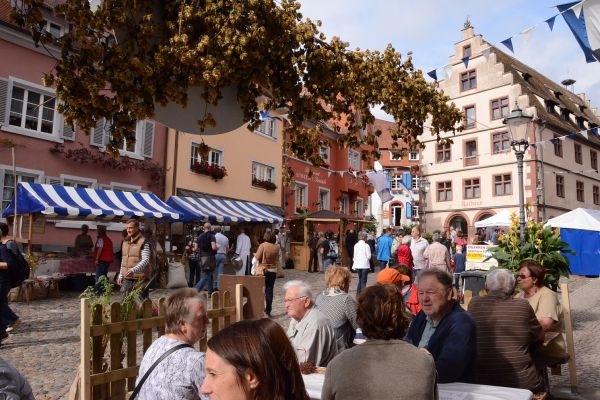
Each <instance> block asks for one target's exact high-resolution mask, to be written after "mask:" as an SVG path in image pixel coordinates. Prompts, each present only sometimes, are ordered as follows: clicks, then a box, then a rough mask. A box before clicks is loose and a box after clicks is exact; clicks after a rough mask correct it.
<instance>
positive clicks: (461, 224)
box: [448, 215, 469, 236]
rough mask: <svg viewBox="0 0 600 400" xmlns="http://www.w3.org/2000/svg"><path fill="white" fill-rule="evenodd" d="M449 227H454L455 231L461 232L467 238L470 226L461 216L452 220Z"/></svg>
mask: <svg viewBox="0 0 600 400" xmlns="http://www.w3.org/2000/svg"><path fill="white" fill-rule="evenodd" d="M448 226H449V227H453V228H454V229H455V230H457V231H458V230H460V231H461V232H462V233H463V235H464V236H467V235H468V233H469V224H468V223H467V220H466V219H465V218H464V217H462V216H461V215H456V216H454V217H452V219H450V223H449V224H448Z"/></svg>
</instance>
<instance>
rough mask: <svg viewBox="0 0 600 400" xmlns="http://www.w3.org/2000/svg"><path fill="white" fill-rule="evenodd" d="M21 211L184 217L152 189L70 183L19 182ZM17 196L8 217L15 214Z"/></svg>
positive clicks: (72, 215)
mask: <svg viewBox="0 0 600 400" xmlns="http://www.w3.org/2000/svg"><path fill="white" fill-rule="evenodd" d="M17 207H18V210H17V211H18V214H38V213H39V214H43V215H46V216H49V217H62V218H85V219H99V220H112V219H123V218H130V217H154V218H164V219H168V220H179V219H181V215H180V212H179V211H177V210H175V209H173V208H171V207H170V206H168V205H167V204H166V203H164V202H163V201H162V200H160V199H159V198H158V197H157V196H156V195H154V194H152V193H137V192H122V191H118V190H100V189H87V188H75V187H70V186H55V185H44V184H40V183H19V185H18V187H17ZM14 211H15V200H14V199H13V200H12V201H11V202H10V204H9V205H8V207H7V208H6V210H4V212H3V213H2V215H3V216H4V217H7V216H9V215H12V214H14Z"/></svg>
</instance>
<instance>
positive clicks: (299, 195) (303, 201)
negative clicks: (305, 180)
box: [294, 183, 308, 208]
mask: <svg viewBox="0 0 600 400" xmlns="http://www.w3.org/2000/svg"><path fill="white" fill-rule="evenodd" d="M295 189H296V190H295V191H294V199H295V200H296V208H298V207H307V206H308V185H304V184H302V183H296V186H295Z"/></svg>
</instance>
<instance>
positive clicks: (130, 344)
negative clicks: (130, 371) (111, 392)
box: [127, 299, 162, 392]
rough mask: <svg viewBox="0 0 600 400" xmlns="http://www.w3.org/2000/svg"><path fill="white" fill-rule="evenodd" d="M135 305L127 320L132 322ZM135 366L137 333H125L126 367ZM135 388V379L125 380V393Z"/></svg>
mask: <svg viewBox="0 0 600 400" xmlns="http://www.w3.org/2000/svg"><path fill="white" fill-rule="evenodd" d="M161 300H162V299H161ZM137 310H138V308H137V304H136V303H133V304H132V305H131V309H130V310H129V315H128V316H127V320H129V321H133V320H135V319H136V318H137ZM136 365H138V364H137V331H134V330H131V331H128V332H127V367H135V366H136ZM134 388H135V378H129V379H128V380H127V391H129V392H131V391H133V389H134Z"/></svg>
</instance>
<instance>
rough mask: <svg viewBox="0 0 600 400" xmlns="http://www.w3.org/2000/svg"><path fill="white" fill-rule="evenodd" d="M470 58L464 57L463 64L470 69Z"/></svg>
mask: <svg viewBox="0 0 600 400" xmlns="http://www.w3.org/2000/svg"><path fill="white" fill-rule="evenodd" d="M469 58H470V57H469V56H464V57H463V58H462V62H463V64H465V68H469Z"/></svg>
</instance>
